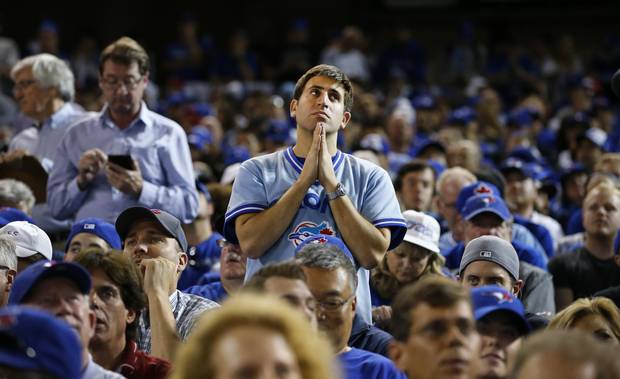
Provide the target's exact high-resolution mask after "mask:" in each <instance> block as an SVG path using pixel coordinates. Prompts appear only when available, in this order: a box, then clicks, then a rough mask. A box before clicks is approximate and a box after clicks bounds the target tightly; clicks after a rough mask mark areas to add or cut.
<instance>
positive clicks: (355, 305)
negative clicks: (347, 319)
mask: <svg viewBox="0 0 620 379" xmlns="http://www.w3.org/2000/svg"><path fill="white" fill-rule="evenodd" d="M356 309H357V296H353V299H352V300H351V310H352V311H353V314H355V310H356Z"/></svg>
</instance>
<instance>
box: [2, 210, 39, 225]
mask: <svg viewBox="0 0 620 379" xmlns="http://www.w3.org/2000/svg"><path fill="white" fill-rule="evenodd" d="M0 218H3V219H5V220H7V221H8V222H7V223H6V224H8V223H9V222H13V221H28V222H29V223H31V224H33V225H35V222H34V220H33V219H32V218H30V216H28V215H27V214H26V213H24V212H23V211H20V210H19V209H16V208H9V207H4V208H0ZM6 224H5V225H6Z"/></svg>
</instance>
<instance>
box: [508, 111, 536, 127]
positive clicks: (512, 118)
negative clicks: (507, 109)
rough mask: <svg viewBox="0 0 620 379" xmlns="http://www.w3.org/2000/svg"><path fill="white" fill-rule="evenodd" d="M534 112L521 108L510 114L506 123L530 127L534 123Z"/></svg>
mask: <svg viewBox="0 0 620 379" xmlns="http://www.w3.org/2000/svg"><path fill="white" fill-rule="evenodd" d="M532 121H533V119H532V114H531V113H530V111H529V110H528V109H526V108H519V109H516V110H514V111H513V112H511V113H510V114H509V115H508V119H507V120H506V124H508V125H513V126H516V127H518V128H523V127H530V126H531V125H532Z"/></svg>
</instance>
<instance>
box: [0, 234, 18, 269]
mask: <svg viewBox="0 0 620 379" xmlns="http://www.w3.org/2000/svg"><path fill="white" fill-rule="evenodd" d="M16 249H17V245H15V242H14V241H13V240H12V239H10V238H8V237H6V236H0V266H6V267H8V268H10V269H11V270H16V271H17V253H16V252H15V250H16Z"/></svg>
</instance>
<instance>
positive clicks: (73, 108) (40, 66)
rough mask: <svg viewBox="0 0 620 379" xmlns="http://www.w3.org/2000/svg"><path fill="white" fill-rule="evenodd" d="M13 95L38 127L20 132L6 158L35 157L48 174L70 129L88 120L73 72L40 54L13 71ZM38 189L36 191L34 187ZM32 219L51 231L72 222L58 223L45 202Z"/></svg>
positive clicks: (19, 63) (12, 142)
mask: <svg viewBox="0 0 620 379" xmlns="http://www.w3.org/2000/svg"><path fill="white" fill-rule="evenodd" d="M11 79H12V80H13V81H14V83H15V85H14V87H13V92H14V93H13V94H14V97H15V100H16V101H17V103H18V105H19V108H20V111H21V112H22V113H23V114H24V115H26V116H28V117H29V118H30V119H32V120H33V121H34V122H35V123H36V124H35V125H33V126H30V127H28V128H26V129H24V130H22V131H21V132H19V133H17V134H16V135H15V136H14V137H13V139H12V140H11V142H10V144H9V153H8V154H7V155H6V156H5V159H7V160H11V159H19V158H20V157H21V156H23V155H24V154H28V155H33V156H35V157H36V158H37V159H38V160H39V162H41V165H42V166H43V168H44V169H45V171H47V172H48V173H49V172H50V171H51V169H52V167H53V166H54V157H55V155H56V148H57V147H58V145H59V144H60V141H61V140H62V137H63V135H64V133H65V131H66V130H67V128H68V127H69V126H71V125H72V124H74V123H76V122H78V121H80V120H82V119H85V118H86V117H88V113H87V112H85V111H84V110H83V109H82V108H81V107H80V106H79V105H77V104H75V103H73V102H72V101H73V98H74V96H75V89H74V78H73V73H72V72H71V69H70V68H69V66H68V65H67V64H66V63H65V62H64V61H62V60H61V59H59V58H57V57H55V56H53V55H51V54H37V55H32V56H29V57H26V58H24V59H22V60H20V61H18V62H17V63H16V64H15V65H14V66H13V68H12V69H11ZM33 190H34V188H33ZM32 218H33V219H34V221H35V222H36V223H37V225H39V226H40V227H41V228H42V229H44V230H45V231H47V232H58V231H61V230H67V229H68V228H69V226H70V225H69V222H68V221H65V222H62V221H60V220H55V219H54V218H53V217H52V215H51V213H50V211H49V208H48V206H47V204H45V203H39V204H37V205H35V206H34V208H33V209H32Z"/></svg>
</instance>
